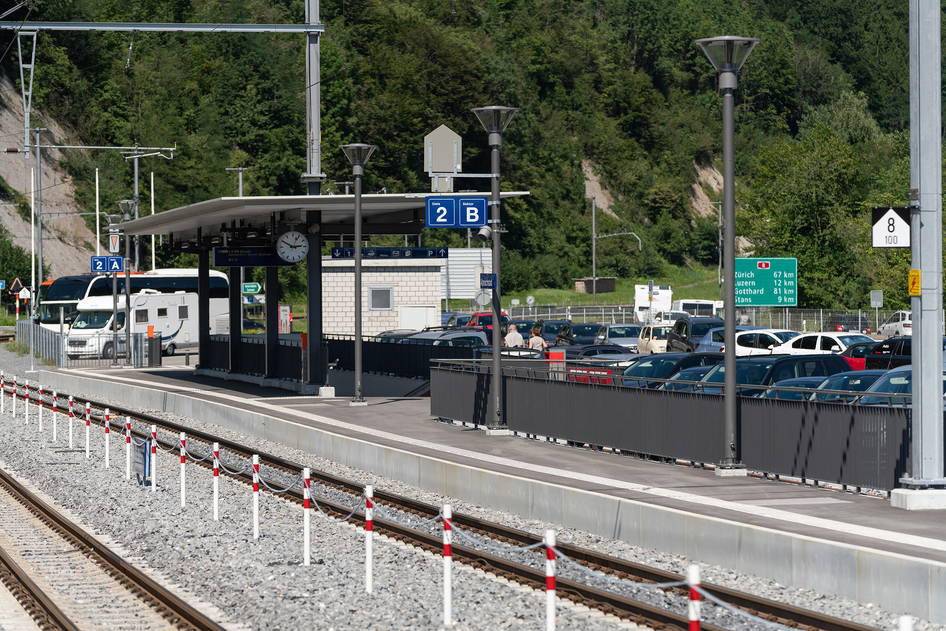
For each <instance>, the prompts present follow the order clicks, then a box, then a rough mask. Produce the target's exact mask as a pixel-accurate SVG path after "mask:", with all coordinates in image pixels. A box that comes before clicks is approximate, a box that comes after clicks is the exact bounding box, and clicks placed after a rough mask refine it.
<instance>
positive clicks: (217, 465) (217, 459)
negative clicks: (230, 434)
mask: <svg viewBox="0 0 946 631" xmlns="http://www.w3.org/2000/svg"><path fill="white" fill-rule="evenodd" d="M219 507H220V443H214V521H220V510H219Z"/></svg>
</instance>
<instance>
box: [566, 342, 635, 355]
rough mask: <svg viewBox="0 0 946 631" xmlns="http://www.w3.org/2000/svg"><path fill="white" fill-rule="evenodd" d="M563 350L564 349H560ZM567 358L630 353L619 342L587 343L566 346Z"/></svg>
mask: <svg viewBox="0 0 946 631" xmlns="http://www.w3.org/2000/svg"><path fill="white" fill-rule="evenodd" d="M558 350H562V349H558ZM564 351H565V359H588V358H590V357H598V356H601V355H628V354H629V353H628V352H627V348H625V347H623V346H618V345H617V344H586V345H584V346H566V347H564Z"/></svg>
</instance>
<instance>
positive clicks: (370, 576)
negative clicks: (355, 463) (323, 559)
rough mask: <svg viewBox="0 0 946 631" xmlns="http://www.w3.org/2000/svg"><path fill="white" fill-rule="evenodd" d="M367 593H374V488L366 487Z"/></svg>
mask: <svg viewBox="0 0 946 631" xmlns="http://www.w3.org/2000/svg"><path fill="white" fill-rule="evenodd" d="M365 591H366V592H367V593H369V594H370V593H371V592H373V591H374V487H373V486H371V485H370V484H366V485H365Z"/></svg>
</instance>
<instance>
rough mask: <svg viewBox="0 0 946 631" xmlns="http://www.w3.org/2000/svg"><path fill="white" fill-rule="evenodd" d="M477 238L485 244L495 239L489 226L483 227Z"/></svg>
mask: <svg viewBox="0 0 946 631" xmlns="http://www.w3.org/2000/svg"><path fill="white" fill-rule="evenodd" d="M476 238H477V239H479V240H480V241H483V242H486V241H489V240H490V239H492V238H493V229H492V228H490V227H489V226H483V227H482V228H480V229H479V230H478V231H477V233H476Z"/></svg>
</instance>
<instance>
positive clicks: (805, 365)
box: [697, 354, 848, 397]
mask: <svg viewBox="0 0 946 631" xmlns="http://www.w3.org/2000/svg"><path fill="white" fill-rule="evenodd" d="M847 369H848V366H847V362H846V361H844V359H842V358H841V357H838V356H837V355H830V354H829V355H821V354H818V355H788V356H781V357H775V356H772V355H768V356H762V355H759V356H755V357H742V358H740V359H738V360H736V384H737V386H739V387H737V388H736V392H737V393H738V394H739V395H740V396H750V397H751V396H757V395H758V394H759V393H761V392H764V388H752V387H746V386H756V385H758V386H769V385H771V384H773V383H776V382H778V381H782V380H783V379H793V378H795V377H827V376H829V375H834V374H837V373H839V372H845V371H847ZM725 378H726V373H725V365H724V364H719V365H717V366H715V367H714V368H713V369H712V370H710V371H709V372H708V373H706V376H705V377H703V385H701V386H700V387H699V388H697V390H698V391H702V392H706V393H709V394H722V393H723V381H724V380H725Z"/></svg>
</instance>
